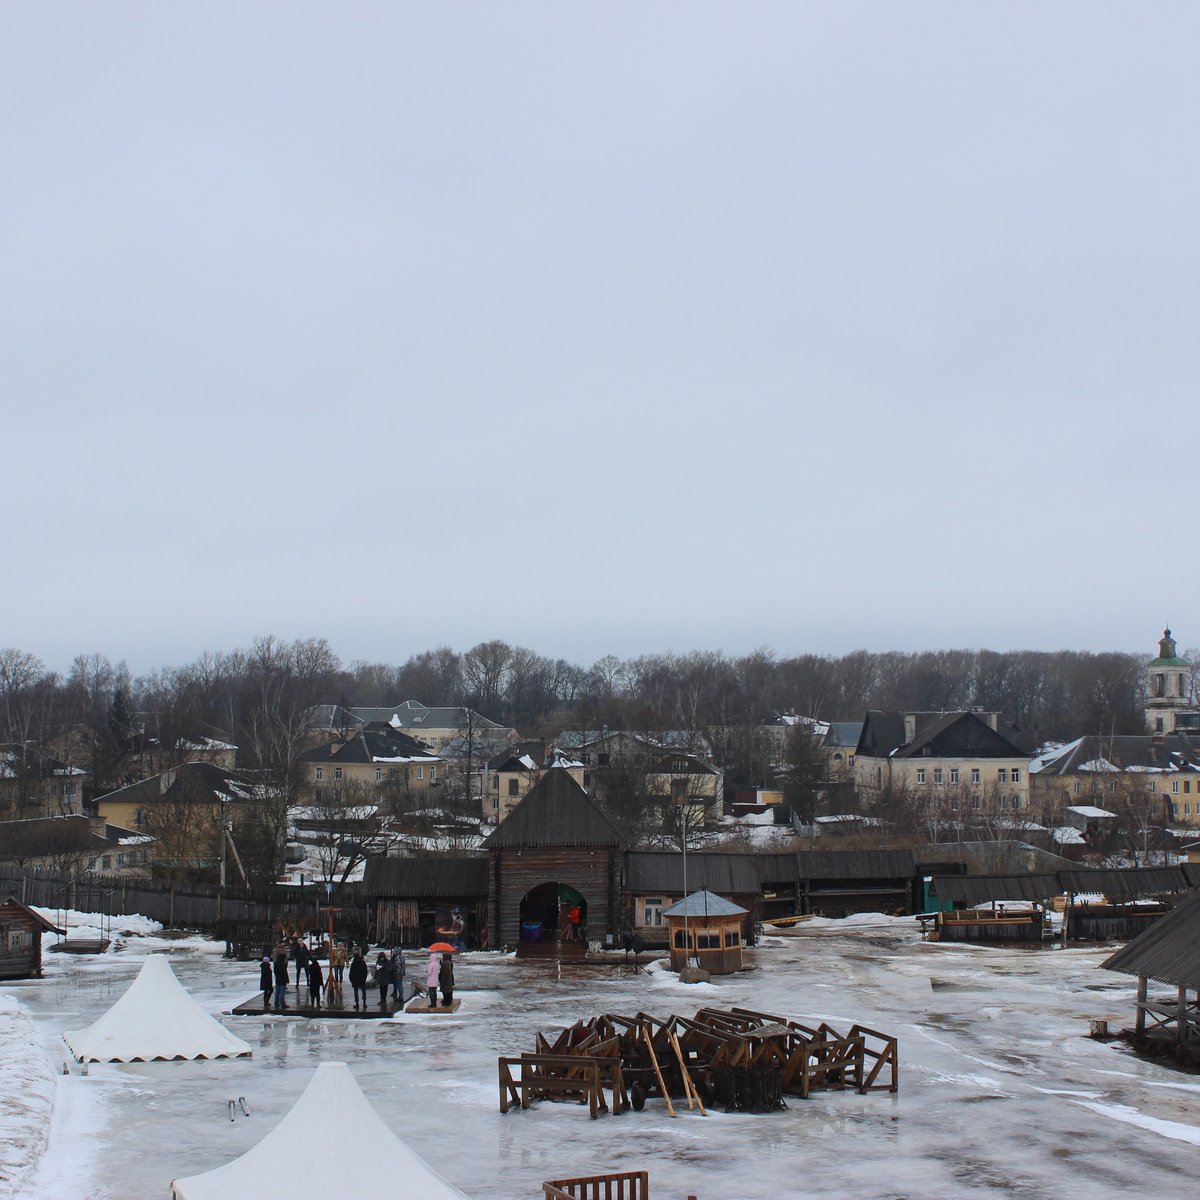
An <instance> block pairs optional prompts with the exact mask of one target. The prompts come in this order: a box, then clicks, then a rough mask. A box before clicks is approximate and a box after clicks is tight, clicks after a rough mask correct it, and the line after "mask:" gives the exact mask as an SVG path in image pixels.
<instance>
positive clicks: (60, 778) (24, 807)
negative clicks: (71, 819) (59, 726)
mask: <svg viewBox="0 0 1200 1200" xmlns="http://www.w3.org/2000/svg"><path fill="white" fill-rule="evenodd" d="M87 775H88V773H87V771H85V770H84V769H83V768H82V767H74V766H71V765H70V764H68V763H65V762H62V761H61V760H60V759H57V758H54V757H52V756H51V755H49V754H45V753H43V752H41V751H39V750H38V749H36V748H34V747H31V746H26V747H22V746H12V745H8V746H0V813H4V814H7V815H9V816H11V817H14V818H19V817H61V816H68V815H71V814H78V813H82V812H83V789H84V783H85V781H86V779H87Z"/></svg>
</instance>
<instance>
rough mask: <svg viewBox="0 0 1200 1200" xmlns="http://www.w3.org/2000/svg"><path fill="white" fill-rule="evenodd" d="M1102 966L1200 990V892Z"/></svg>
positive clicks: (1143, 932) (1109, 969)
mask: <svg viewBox="0 0 1200 1200" xmlns="http://www.w3.org/2000/svg"><path fill="white" fill-rule="evenodd" d="M1100 965H1101V966H1102V967H1104V968H1105V970H1108V971H1120V972H1121V973H1122V974H1124V975H1145V976H1146V977H1147V978H1149V979H1157V980H1158V982H1159V983H1166V984H1171V985H1173V986H1175V987H1179V986H1180V985H1181V984H1182V985H1183V986H1184V987H1188V988H1200V892H1196V893H1194V894H1193V895H1191V896H1188V897H1187V899H1186V900H1183V901H1181V902H1180V904H1179V905H1177V906H1176V907H1175V908H1174V909H1173V910H1172V911H1171V912H1169V913H1167V915H1166V916H1165V917H1160V918H1159V919H1158V920H1157V921H1155V922H1154V924H1153V925H1151V926H1150V928H1149V929H1144V930H1143V931H1142V932H1141V933H1139V934H1138V935H1137V937H1135V938H1134V939H1133V941H1132V942H1130V943H1129V945H1127V946H1125V947H1124V948H1123V949H1121V950H1118V951H1117V952H1116V954H1114V955H1113V956H1112V957H1111V958H1108V959H1106V960H1105V961H1104V962H1102V963H1101V964H1100Z"/></svg>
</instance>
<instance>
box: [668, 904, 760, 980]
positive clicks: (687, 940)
mask: <svg viewBox="0 0 1200 1200" xmlns="http://www.w3.org/2000/svg"><path fill="white" fill-rule="evenodd" d="M662 915H663V919H664V920H665V921H666V922H667V937H668V939H669V941H670V946H671V969H672V970H674V971H682V970H683V968H684V967H686V966H689V965H691V966H699V967H700V968H701V969H702V970H704V971H707V972H708V973H709V974H710V975H730V974H732V973H733V972H734V971H740V970H741V969H742V919H743V918H744V917H745V916H746V910H745V909H744V908H742V906H741V905H740V904H734V903H733V901H732V900H726V899H724V898H723V897H722V896H717V895H714V894H713V893H712V892H709V891H703V890H702V891H699V892H693V893H692V894H691V895H690V896H687V897H685V898H684V899H683V900H680V901H679V903H678V904H672V905H671V907H670V908H664V909H663V913H662Z"/></svg>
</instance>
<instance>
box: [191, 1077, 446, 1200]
mask: <svg viewBox="0 0 1200 1200" xmlns="http://www.w3.org/2000/svg"><path fill="white" fill-rule="evenodd" d="M374 1162H379V1163H385V1164H386V1172H387V1178H388V1179H389V1180H390V1181H391V1183H390V1184H389V1186H388V1187H387V1188H385V1189H384V1190H385V1191H388V1192H390V1191H394V1190H395V1187H396V1186H399V1187H400V1189H401V1193H402V1194H403V1195H405V1196H419V1197H420V1198H421V1200H466V1197H465V1195H464V1193H462V1192H460V1191H459V1190H458V1188H456V1187H452V1186H451V1185H450V1184H448V1183H447V1182H446V1181H445V1180H444V1179H442V1178H441V1176H439V1175H437V1174H436V1173H435V1172H434V1171H432V1170H431V1169H430V1168H429V1166H428V1165H426V1163H425V1162H424V1161H423V1160H422V1159H421V1158H419V1157H418V1156H417V1155H416V1154H414V1153H413V1151H412V1150H411V1149H410V1148H409V1147H408V1146H407V1145H405V1143H404V1142H402V1141H401V1140H400V1139H399V1138H398V1137H397V1136H396V1135H395V1134H394V1133H393V1132H392V1131H391V1130H390V1129H389V1128H388V1127H387V1126H386V1125H385V1124H384V1123H383V1121H382V1119H381V1118H380V1116H379V1114H378V1113H377V1112H376V1111H375V1109H374V1108H372V1107H371V1102H370V1101H369V1100H368V1099H367V1098H366V1096H364V1095H363V1094H362V1090H361V1089H360V1088H359V1086H358V1084H357V1083H356V1082H355V1080H354V1076H353V1075H352V1074H351V1073H350V1068H349V1067H347V1066H346V1064H345V1063H341V1062H327V1063H322V1064H321V1065H320V1066H319V1067H318V1068H317V1071H316V1074H315V1075H313V1077H312V1079H311V1080H310V1081H309V1084H308V1087H306V1088H305V1089H304V1094H303V1095H302V1096H301V1097H300V1099H299V1100H297V1101H296V1103H295V1104H294V1105H293V1106H292V1109H291V1111H290V1112H289V1113H288V1114H287V1116H286V1117H284V1118H283V1120H282V1121H280V1122H279V1124H278V1125H276V1126H275V1128H274V1129H272V1130H271V1132H270V1133H268V1134H267V1136H266V1137H264V1138H263V1140H262V1141H261V1142H259V1143H258V1145H257V1146H254V1147H252V1148H251V1149H249V1150H247V1151H246V1153H245V1154H243V1155H242V1156H241V1158H235V1159H234V1160H233V1162H230V1163H226V1164H225V1165H224V1166H223V1167H217V1169H216V1170H215V1171H209V1172H207V1174H204V1175H192V1176H190V1177H189V1178H187V1179H176V1180H174V1181H173V1182H172V1183H171V1195H172V1196H173V1197H174V1198H175V1200H284V1198H285V1197H286V1200H293V1198H294V1196H295V1194H296V1191H297V1189H299V1190H300V1191H301V1192H303V1193H304V1194H305V1195H312V1196H340V1195H342V1194H343V1193H345V1192H346V1191H348V1190H349V1191H362V1190H363V1189H362V1188H357V1187H353V1186H351V1185H350V1183H349V1177H348V1176H347V1174H346V1172H347V1169H348V1167H347V1164H358V1166H360V1167H361V1166H362V1165H363V1164H364V1163H365V1164H369V1163H374ZM396 1180H400V1181H401V1182H400V1184H399V1185H397V1184H396V1183H395V1181H396ZM368 1190H369V1189H368Z"/></svg>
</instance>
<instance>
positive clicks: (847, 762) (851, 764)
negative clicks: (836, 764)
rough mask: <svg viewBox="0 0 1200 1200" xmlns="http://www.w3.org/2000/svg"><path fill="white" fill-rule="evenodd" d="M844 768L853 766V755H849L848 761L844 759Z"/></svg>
mask: <svg viewBox="0 0 1200 1200" xmlns="http://www.w3.org/2000/svg"><path fill="white" fill-rule="evenodd" d="M846 766H848V767H853V766H854V755H853V754H852V755H850V757H849V758H848V759H846Z"/></svg>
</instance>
